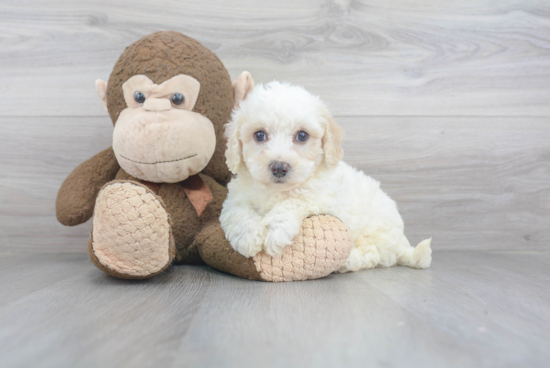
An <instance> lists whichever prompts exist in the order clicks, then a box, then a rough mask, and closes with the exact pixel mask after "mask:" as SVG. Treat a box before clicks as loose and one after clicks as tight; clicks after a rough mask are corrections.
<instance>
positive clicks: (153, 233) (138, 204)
mask: <svg viewBox="0 0 550 368" xmlns="http://www.w3.org/2000/svg"><path fill="white" fill-rule="evenodd" d="M88 253H89V256H90V258H91V260H92V262H93V263H94V264H95V265H96V266H97V267H99V268H100V269H101V270H103V271H105V272H106V273H108V274H110V275H112V276H116V277H120V278H127V279H141V278H148V277H152V276H154V275H156V274H158V273H160V272H162V271H164V270H165V269H166V268H168V266H169V265H170V263H171V262H172V260H173V259H174V254H175V246H174V239H173V237H172V233H171V227H170V216H169V215H168V213H167V212H166V209H165V207H164V204H163V203H162V200H161V199H160V198H159V197H157V196H156V195H155V194H154V193H153V192H152V191H151V190H149V189H148V188H146V187H145V186H142V185H140V184H137V183H133V182H123V181H120V182H111V183H109V184H107V185H105V186H104V187H103V188H102V189H101V191H100V192H99V194H98V196H97V200H96V205H95V211H94V218H93V229H92V236H91V238H90V243H89V246H88Z"/></svg>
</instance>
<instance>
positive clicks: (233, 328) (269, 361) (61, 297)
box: [0, 251, 550, 367]
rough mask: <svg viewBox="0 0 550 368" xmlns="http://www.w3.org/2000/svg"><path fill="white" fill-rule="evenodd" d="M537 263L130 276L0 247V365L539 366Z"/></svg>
mask: <svg viewBox="0 0 550 368" xmlns="http://www.w3.org/2000/svg"><path fill="white" fill-rule="evenodd" d="M549 270H550V252H540V251H533V252H502V251H501V252H498V251H495V252H489V251H441V252H437V253H435V254H434V263H433V267H432V268H430V269H427V270H413V269H409V268H403V267H395V268H389V269H374V270H368V271H363V272H358V273H354V274H345V275H331V276H329V277H327V278H325V279H321V280H316V281H307V282H295V283H284V284H272V283H262V282H254V281H248V280H242V279H238V278H236V277H233V276H230V275H226V274H222V273H219V272H216V271H213V270H212V269H209V268H207V267H193V266H177V267H173V268H172V269H170V270H169V271H168V272H165V273H164V274H162V275H160V276H159V277H157V278H154V279H151V280H147V281H139V282H136V281H125V280H119V279H115V278H112V277H110V276H107V275H105V274H103V273H102V272H101V271H99V270H97V269H96V268H95V267H94V266H93V265H91V263H90V262H89V261H88V259H87V258H86V256H85V255H82V254H66V253H65V254H41V253H34V254H24V255H23V254H11V253H0V279H1V280H2V283H0V367H29V366H33V367H77V366H78V367H121V366H128V367H141V366H145V367H176V366H184V367H195V366H201V367H202V366H204V367H230V366H231V367H306V366H315V367H344V366H346V367H399V366H409V367H547V366H548V364H549V363H548V362H549V361H550V292H549V291H548V285H550V272H549Z"/></svg>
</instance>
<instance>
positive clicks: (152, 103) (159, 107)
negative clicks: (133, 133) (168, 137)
mask: <svg viewBox="0 0 550 368" xmlns="http://www.w3.org/2000/svg"><path fill="white" fill-rule="evenodd" d="M143 108H144V109H145V110H147V111H154V112H160V111H166V110H170V109H171V108H172V104H171V103H170V100H169V99H167V98H148V99H146V100H145V102H144V103H143Z"/></svg>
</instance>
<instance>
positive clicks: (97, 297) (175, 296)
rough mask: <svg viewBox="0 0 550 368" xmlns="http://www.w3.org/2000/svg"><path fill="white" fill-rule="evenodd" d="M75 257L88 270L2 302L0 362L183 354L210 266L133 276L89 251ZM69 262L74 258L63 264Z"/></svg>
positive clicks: (66, 362) (154, 359)
mask: <svg viewBox="0 0 550 368" xmlns="http://www.w3.org/2000/svg"><path fill="white" fill-rule="evenodd" d="M74 264H76V265H79V266H80V267H81V268H82V270H83V272H80V273H75V274H74V276H73V277H70V278H67V279H65V280H62V281H59V282H56V283H53V284H52V285H50V286H49V287H46V288H43V289H40V290H37V291H34V292H33V293H31V294H28V295H27V296H26V297H24V298H20V299H19V300H18V301H16V302H14V303H9V304H8V305H6V306H3V307H0V320H1V322H0V325H2V328H1V329H0V341H1V343H0V366H5V367H14V366H28V365H29V364H30V365H33V366H36V365H39V366H45V367H74V366H81V367H88V366H98V365H100V366H103V367H120V366H132V367H140V366H147V367H150V366H157V365H162V366H167V365H169V364H170V363H171V362H172V361H174V360H175V359H177V358H178V357H177V356H175V354H174V351H175V349H176V348H177V344H178V341H179V340H180V339H181V336H182V335H183V334H185V332H186V330H187V328H188V325H189V324H190V323H191V321H192V319H193V316H194V314H195V313H196V310H197V306H198V305H199V302H200V299H202V298H203V297H204V294H205V292H206V291H207V290H208V285H209V280H210V279H211V275H210V272H209V271H207V270H206V269H204V268H199V267H185V266H181V267H178V270H177V271H178V272H172V271H168V272H165V273H163V274H162V275H159V276H157V277H155V278H154V279H151V280H145V281H128V280H121V279H116V278H113V277H110V276H108V275H106V274H104V273H102V272H101V271H99V270H98V269H97V268H95V266H93V265H92V264H91V263H90V262H89V261H88V260H86V259H83V258H82V259H81V260H76V261H75V263H74ZM52 266H53V265H52ZM63 267H72V263H71V262H69V261H68V262H66V264H65V266H63V265H58V267H57V268H58V269H59V268H63ZM28 281H29V282H28V287H29V288H31V289H32V288H33V283H32V281H31V280H28Z"/></svg>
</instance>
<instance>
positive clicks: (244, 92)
mask: <svg viewBox="0 0 550 368" xmlns="http://www.w3.org/2000/svg"><path fill="white" fill-rule="evenodd" d="M231 85H232V86H233V96H234V97H235V105H234V106H235V107H236V108H237V107H239V103H240V102H241V101H242V100H244V99H245V98H246V96H248V94H249V93H250V92H252V90H253V89H254V79H252V75H250V73H249V72H242V73H241V74H240V75H239V76H238V77H237V79H235V81H234V82H233V83H232V84H231Z"/></svg>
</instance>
